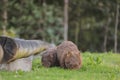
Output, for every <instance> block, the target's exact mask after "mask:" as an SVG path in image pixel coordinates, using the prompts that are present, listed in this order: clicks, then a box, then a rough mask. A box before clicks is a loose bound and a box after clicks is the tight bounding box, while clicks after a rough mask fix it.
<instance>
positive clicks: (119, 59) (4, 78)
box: [0, 52, 120, 80]
mask: <svg viewBox="0 0 120 80" xmlns="http://www.w3.org/2000/svg"><path fill="white" fill-rule="evenodd" d="M82 61H83V65H82V67H81V69H79V70H67V69H62V68H59V67H53V68H44V67H43V66H42V65H41V63H40V59H35V60H34V61H33V68H32V71H30V72H23V71H17V72H8V71H0V80H120V54H111V53H108V54H99V53H98V54H96V53H94V54H91V53H89V52H86V53H83V54H82Z"/></svg>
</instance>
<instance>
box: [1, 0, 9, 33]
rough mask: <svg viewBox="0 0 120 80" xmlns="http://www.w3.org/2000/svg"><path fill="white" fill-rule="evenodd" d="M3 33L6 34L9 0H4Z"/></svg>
mask: <svg viewBox="0 0 120 80" xmlns="http://www.w3.org/2000/svg"><path fill="white" fill-rule="evenodd" d="M3 4H4V7H3V26H2V28H3V35H6V27H7V5H8V0H3Z"/></svg>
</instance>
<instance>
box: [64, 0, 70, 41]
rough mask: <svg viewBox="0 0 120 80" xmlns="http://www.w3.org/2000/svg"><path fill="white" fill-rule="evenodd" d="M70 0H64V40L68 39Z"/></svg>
mask: <svg viewBox="0 0 120 80" xmlns="http://www.w3.org/2000/svg"><path fill="white" fill-rule="evenodd" d="M68 1H69V0H64V40H68Z"/></svg>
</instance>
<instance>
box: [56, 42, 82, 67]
mask: <svg viewBox="0 0 120 80" xmlns="http://www.w3.org/2000/svg"><path fill="white" fill-rule="evenodd" d="M57 58H58V61H59V64H60V66H61V67H62V68H66V69H79V68H80V67H81V63H82V60H81V55H80V51H79V50H78V48H77V46H76V45H75V44H74V43H73V42H71V41H64V42H62V43H61V44H60V45H58V46H57Z"/></svg>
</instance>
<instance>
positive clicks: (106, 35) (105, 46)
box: [103, 17, 111, 52]
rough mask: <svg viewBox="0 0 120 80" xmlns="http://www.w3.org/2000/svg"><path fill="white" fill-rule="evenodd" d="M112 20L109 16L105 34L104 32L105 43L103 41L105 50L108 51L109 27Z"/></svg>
mask: <svg viewBox="0 0 120 80" xmlns="http://www.w3.org/2000/svg"><path fill="white" fill-rule="evenodd" d="M110 22H111V18H110V17H108V20H107V23H106V25H105V34H104V43H103V51H104V52H107V38H108V27H109V24H110Z"/></svg>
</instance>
